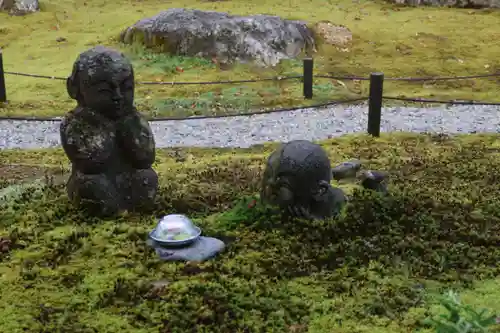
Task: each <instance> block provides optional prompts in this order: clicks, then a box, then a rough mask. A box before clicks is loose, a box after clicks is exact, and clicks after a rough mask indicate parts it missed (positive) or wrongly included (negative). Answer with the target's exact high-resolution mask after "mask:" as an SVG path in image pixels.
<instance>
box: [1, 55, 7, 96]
mask: <svg viewBox="0 0 500 333" xmlns="http://www.w3.org/2000/svg"><path fill="white" fill-rule="evenodd" d="M5 102H7V92H6V91H5V73H4V72H3V55H2V50H1V49H0V103H5Z"/></svg>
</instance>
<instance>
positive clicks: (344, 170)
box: [332, 160, 361, 180]
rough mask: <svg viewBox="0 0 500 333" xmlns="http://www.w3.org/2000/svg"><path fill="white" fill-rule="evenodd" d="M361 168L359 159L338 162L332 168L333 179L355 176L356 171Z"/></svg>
mask: <svg viewBox="0 0 500 333" xmlns="http://www.w3.org/2000/svg"><path fill="white" fill-rule="evenodd" d="M360 169H361V161H358V160H352V161H347V162H343V163H340V164H339V165H337V166H335V167H334V168H333V169H332V175H333V179H335V180H341V179H346V178H355V177H356V173H357V172H358V171H359V170H360Z"/></svg>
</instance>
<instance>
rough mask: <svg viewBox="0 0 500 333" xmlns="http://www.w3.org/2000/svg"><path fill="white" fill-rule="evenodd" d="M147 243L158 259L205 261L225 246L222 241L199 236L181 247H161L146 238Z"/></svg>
mask: <svg viewBox="0 0 500 333" xmlns="http://www.w3.org/2000/svg"><path fill="white" fill-rule="evenodd" d="M148 245H150V246H152V247H153V248H154V249H155V250H156V253H157V254H158V255H159V256H160V259H162V260H167V261H198V262H199V261H205V260H208V259H210V258H213V257H214V256H215V255H216V254H218V253H219V252H221V251H222V250H223V249H224V248H225V244H224V242H223V241H221V240H219V239H217V238H213V237H205V236H201V237H200V238H199V239H198V240H197V241H196V242H195V243H193V244H191V245H189V246H186V247H181V248H167V247H162V246H160V245H159V244H157V243H156V242H154V241H153V240H151V239H150V240H148Z"/></svg>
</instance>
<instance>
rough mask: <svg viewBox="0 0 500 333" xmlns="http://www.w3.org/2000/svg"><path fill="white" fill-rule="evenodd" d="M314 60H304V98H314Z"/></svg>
mask: <svg viewBox="0 0 500 333" xmlns="http://www.w3.org/2000/svg"><path fill="white" fill-rule="evenodd" d="M313 65H314V63H313V59H312V58H304V98H306V99H311V98H313Z"/></svg>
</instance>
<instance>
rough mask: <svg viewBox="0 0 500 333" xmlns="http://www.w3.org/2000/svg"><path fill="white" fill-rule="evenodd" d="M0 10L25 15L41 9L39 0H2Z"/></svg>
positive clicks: (0, 0)
mask: <svg viewBox="0 0 500 333" xmlns="http://www.w3.org/2000/svg"><path fill="white" fill-rule="evenodd" d="M0 10H5V11H9V13H10V14H12V15H25V14H28V13H34V12H37V11H39V10H40V6H39V3H38V0H0Z"/></svg>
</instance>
